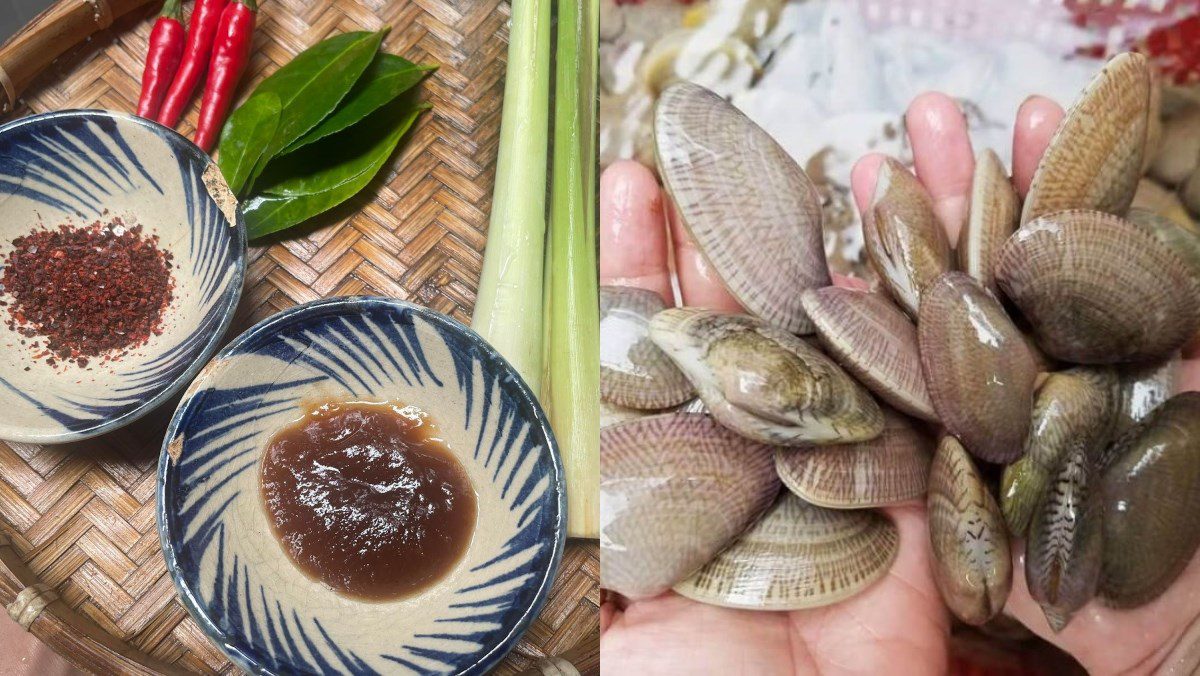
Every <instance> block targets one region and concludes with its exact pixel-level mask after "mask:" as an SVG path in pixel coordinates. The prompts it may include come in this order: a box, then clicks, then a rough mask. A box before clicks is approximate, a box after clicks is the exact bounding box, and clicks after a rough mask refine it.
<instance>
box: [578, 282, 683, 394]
mask: <svg viewBox="0 0 1200 676" xmlns="http://www.w3.org/2000/svg"><path fill="white" fill-rule="evenodd" d="M665 308H666V303H664V302H663V299H662V297H661V296H659V295H658V294H657V293H654V292H653V291H647V290H645V289H636V288H632V287H626V286H602V287H600V398H601V399H602V400H603V401H606V402H608V403H610V404H615V405H616V406H620V407H623V408H635V409H664V408H670V407H672V406H678V405H679V404H682V403H683V402H685V401H687V400H689V399H691V398H693V397H695V396H696V392H695V390H694V389H692V384H691V383H690V382H688V379H687V378H685V377H684V375H683V373H681V372H680V371H679V369H678V368H676V367H675V364H674V363H673V362H672V361H671V360H670V359H669V358H667V355H665V354H663V352H662V350H660V349H658V346H657V345H655V344H654V342H653V341H651V340H650V318H651V317H653V316H654V315H655V314H656V313H658V312H660V311H661V310H663V309H665Z"/></svg>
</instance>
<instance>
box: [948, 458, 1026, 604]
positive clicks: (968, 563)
mask: <svg viewBox="0 0 1200 676" xmlns="http://www.w3.org/2000/svg"><path fill="white" fill-rule="evenodd" d="M929 535H930V540H931V542H932V545H933V572H934V580H935V581H936V582H937V587H938V590H939V591H941V594H942V599H944V600H945V602H946V605H947V606H949V607H950V610H951V611H952V612H953V613H954V614H955V616H957V617H958V618H959V619H960V620H962V621H963V622H966V623H967V624H974V625H980V624H983V623H985V622H987V621H988V620H990V619H992V618H993V617H995V616H996V615H997V614H998V613H999V612H1000V611H1001V609H1003V608H1004V602H1005V600H1006V599H1008V592H1009V590H1010V589H1011V588H1012V556H1011V555H1010V554H1009V547H1008V533H1007V532H1006V531H1005V529H1004V517H1003V516H1002V515H1001V514H1000V507H999V506H998V505H997V504H996V500H995V499H994V498H993V497H992V494H991V492H989V491H988V487H987V485H986V484H984V482H983V477H982V476H980V474H979V470H977V469H976V468H975V463H974V462H972V461H971V457H970V455H968V454H967V451H966V449H964V448H963V447H962V444H960V443H959V441H958V439H955V438H954V437H952V436H950V435H946V436H944V437H942V440H941V442H940V443H939V444H938V448H937V454H936V455H934V459H933V469H932V470H931V471H930V477H929Z"/></svg>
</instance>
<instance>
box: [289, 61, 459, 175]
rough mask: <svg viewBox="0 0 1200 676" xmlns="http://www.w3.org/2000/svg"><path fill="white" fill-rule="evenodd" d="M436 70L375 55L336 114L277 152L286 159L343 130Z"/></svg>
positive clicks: (334, 112) (431, 67) (335, 111)
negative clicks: (290, 154)
mask: <svg viewBox="0 0 1200 676" xmlns="http://www.w3.org/2000/svg"><path fill="white" fill-rule="evenodd" d="M436 69H437V66H425V65H418V64H415V63H413V62H411V61H409V60H408V59H405V58H403V57H399V56H396V55H395V54H377V55H376V56H375V60H374V61H372V62H371V65H370V66H368V67H367V70H366V71H364V72H363V74H362V77H360V78H359V79H358V82H356V83H354V88H353V89H351V90H350V93H348V94H346V98H344V99H342V102H341V103H339V104H338V107H337V109H336V110H334V111H333V113H331V114H330V115H329V117H327V118H325V119H324V120H322V121H321V123H320V124H318V125H317V126H316V127H313V128H312V129H311V130H310V131H309V132H308V133H307V134H305V135H304V136H302V137H300V138H298V139H296V140H295V141H294V142H293V143H292V144H291V145H289V146H288V147H287V148H284V149H283V151H281V152H280V154H281V155H287V154H289V153H292V152H295V151H296V150H299V149H300V148H303V147H304V146H306V145H309V144H310V143H315V142H316V141H319V140H321V139H323V138H325V137H327V136H330V135H332V134H336V133H337V132H339V131H342V130H343V129H346V128H347V127H349V126H350V125H352V124H355V123H356V122H358V121H359V120H362V119H363V118H365V117H366V116H368V115H370V114H371V113H373V112H375V111H376V110H377V109H379V107H380V106H383V105H385V104H387V103H390V102H391V101H393V100H395V98H396V97H397V96H400V95H401V94H403V93H404V92H406V91H408V90H409V89H412V87H413V86H414V85H416V84H417V83H418V82H420V81H421V79H422V78H424V77H425V76H426V75H428V74H429V73H430V72H432V71H434V70H436Z"/></svg>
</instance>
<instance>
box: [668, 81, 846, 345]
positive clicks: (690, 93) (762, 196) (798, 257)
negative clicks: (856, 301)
mask: <svg viewBox="0 0 1200 676" xmlns="http://www.w3.org/2000/svg"><path fill="white" fill-rule="evenodd" d="M654 147H655V154H656V157H657V160H658V170H659V174H660V175H661V176H662V179H663V185H664V186H665V187H666V189H667V192H668V193H669V194H670V196H671V199H672V200H673V201H674V203H675V207H676V209H677V211H678V215H679V218H680V221H681V222H682V223H683V225H684V227H685V228H686V229H687V231H688V232H689V233H690V234H691V236H692V239H694V240H695V242H696V245H697V246H698V247H699V249H700V251H701V252H702V253H703V254H704V257H705V258H706V259H708V261H709V262H710V263H711V264H712V266H713V269H714V270H715V271H716V273H717V275H718V276H719V277H720V278H721V281H722V282H724V284H725V286H726V287H727V288H728V289H729V292H730V293H732V294H733V296H734V297H735V298H737V300H738V302H739V303H741V305H742V307H744V308H746V310H747V311H749V312H750V313H751V314H754V315H757V316H759V317H762V318H763V319H764V320H766V321H767V322H768V323H770V324H772V325H775V326H779V327H781V328H783V329H786V330H787V331H790V332H792V333H809V332H811V331H812V324H811V322H809V320H808V318H807V317H806V316H805V314H804V309H803V308H802V307H801V306H800V295H799V292H800V291H802V290H804V289H811V288H817V287H822V286H827V285H828V284H829V269H828V267H827V266H826V263H825V245H824V240H823V235H822V232H821V200H820V197H819V196H818V194H817V190H816V187H815V186H814V185H813V183H812V181H811V180H809V178H808V176H807V175H805V173H804V171H803V170H802V169H801V168H800V167H799V165H797V164H796V161H795V160H793V159H792V157H791V156H790V155H789V154H788V153H787V151H786V150H784V149H783V147H782V146H780V145H779V144H778V143H777V142H776V141H775V140H774V139H772V138H771V137H770V135H768V134H767V132H765V131H764V130H763V129H762V128H761V127H759V126H758V125H756V124H754V123H753V122H752V121H750V118H748V117H746V116H745V115H744V114H742V113H741V112H740V111H739V110H738V109H737V108H734V107H733V105H732V104H730V103H729V102H728V101H726V100H725V99H723V98H721V97H720V96H718V95H717V94H714V93H713V92H711V91H709V90H707V89H705V88H704V87H701V86H699V85H696V84H692V83H689V82H683V83H679V84H675V85H672V86H671V87H669V88H667V90H666V91H664V92H663V93H662V95H661V96H659V98H658V103H657V105H656V108H655V111H654Z"/></svg>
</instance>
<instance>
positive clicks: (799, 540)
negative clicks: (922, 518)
mask: <svg viewBox="0 0 1200 676" xmlns="http://www.w3.org/2000/svg"><path fill="white" fill-rule="evenodd" d="M899 551H900V534H899V531H898V530H897V528H896V525H895V524H893V523H892V522H891V521H890V520H888V518H887V517H885V516H883V515H882V514H879V513H877V512H874V511H871V510H860V511H837V510H831V509H825V508H823V507H817V506H815V505H810V504H808V503H806V502H804V501H803V500H801V499H800V498H798V497H796V496H794V495H792V494H790V493H787V492H785V493H784V494H783V495H782V496H780V498H779V500H778V501H777V502H776V503H775V506H774V507H772V508H771V510H770V511H768V512H767V513H766V515H765V516H763V518H762V520H760V521H759V522H758V523H757V524H755V525H754V527H753V528H751V529H750V530H749V531H747V532H746V534H745V535H743V536H742V537H741V538H739V539H738V540H737V541H736V542H734V543H733V545H732V546H730V547H729V549H726V550H725V551H723V552H721V553H720V554H718V555H717V557H716V558H715V559H713V560H712V561H711V562H709V563H708V564H707V565H705V566H704V567H703V568H701V569H700V570H699V572H697V573H696V574H694V575H692V576H691V577H689V578H687V579H686V580H684V581H683V582H681V583H679V584H677V585H675V591H677V592H679V593H680V594H682V595H683V596H686V597H688V598H691V599H695V600H697V601H703V602H704V603H710V604H714V605H719V606H727V607H732V608H751V609H754V610H798V609H802V608H816V607H819V606H827V605H830V604H832V603H837V602H838V601H841V600H844V599H847V598H850V597H851V596H854V595H856V594H858V593H860V592H862V591H863V590H865V589H866V588H867V587H869V586H871V584H873V583H874V582H875V581H876V580H879V579H880V578H882V577H883V576H884V575H886V574H887V571H888V569H890V568H891V566H892V562H893V561H895V559H896V556H897V554H898V553H899Z"/></svg>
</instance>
